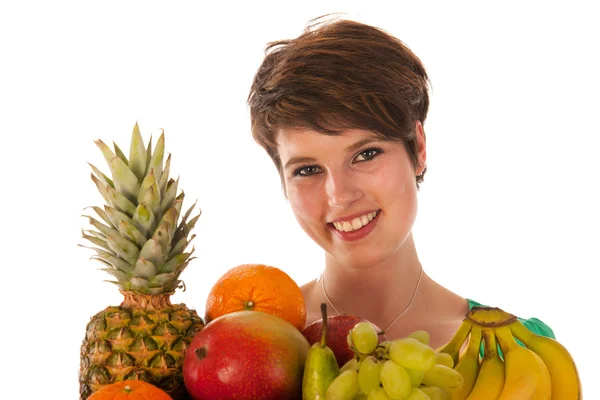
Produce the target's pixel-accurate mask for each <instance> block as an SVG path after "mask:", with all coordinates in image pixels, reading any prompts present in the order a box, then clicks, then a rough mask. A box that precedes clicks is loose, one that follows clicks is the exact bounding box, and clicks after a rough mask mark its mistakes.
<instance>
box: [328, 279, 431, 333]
mask: <svg viewBox="0 0 600 400" xmlns="http://www.w3.org/2000/svg"><path fill="white" fill-rule="evenodd" d="M421 278H423V267H421V273H420V274H419V280H418V281H417V284H416V285H415V290H414V291H413V294H412V296H411V298H410V301H409V302H408V305H407V306H406V308H405V309H404V310H402V312H401V313H400V314H398V316H397V317H396V318H394V320H393V321H392V323H391V324H389V325H388V327H387V328H386V329H384V330H383V332H384V333H385V332H389V330H390V328H391V327H392V326H393V325H394V324H395V323H396V321H398V320H399V319H400V317H402V316H403V315H404V314H406V312H407V311H408V310H409V309H410V306H412V304H413V302H414V300H415V296H416V294H417V291H418V290H419V285H420V284H421ZM319 279H320V280H321V287H322V288H323V294H324V295H325V298H326V299H327V301H328V302H329V304H330V305H331V307H332V308H333V310H334V311H335V312H336V313H337V315H342V313H341V312H339V311H338V309H337V308H335V306H334V305H333V302H332V301H331V299H330V298H329V296H328V295H327V290H325V274H324V273H321V276H320V277H319Z"/></svg>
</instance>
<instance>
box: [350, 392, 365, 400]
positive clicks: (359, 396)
mask: <svg viewBox="0 0 600 400" xmlns="http://www.w3.org/2000/svg"><path fill="white" fill-rule="evenodd" d="M367 397H368V395H367V394H365V393H363V392H360V393H359V394H357V395H356V396H354V398H353V399H352V400H367Z"/></svg>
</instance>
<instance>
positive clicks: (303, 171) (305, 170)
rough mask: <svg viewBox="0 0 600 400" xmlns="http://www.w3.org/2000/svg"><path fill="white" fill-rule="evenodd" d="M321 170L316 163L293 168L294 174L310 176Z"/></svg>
mask: <svg viewBox="0 0 600 400" xmlns="http://www.w3.org/2000/svg"><path fill="white" fill-rule="evenodd" d="M320 171H321V169H320V168H319V167H317V166H316V165H306V166H304V167H300V168H297V169H295V170H294V176H310V175H314V174H317V173H319V172H320Z"/></svg>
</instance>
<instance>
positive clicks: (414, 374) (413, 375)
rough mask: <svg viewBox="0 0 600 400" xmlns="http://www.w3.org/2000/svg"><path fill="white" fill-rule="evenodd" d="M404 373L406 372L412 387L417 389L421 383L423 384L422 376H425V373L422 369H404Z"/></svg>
mask: <svg viewBox="0 0 600 400" xmlns="http://www.w3.org/2000/svg"><path fill="white" fill-rule="evenodd" d="M406 372H408V376H409V377H410V383H411V385H413V386H414V387H419V385H420V384H421V382H423V376H424V375H425V371H423V370H422V369H413V368H406Z"/></svg>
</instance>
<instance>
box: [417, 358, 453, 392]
mask: <svg viewBox="0 0 600 400" xmlns="http://www.w3.org/2000/svg"><path fill="white" fill-rule="evenodd" d="M462 381H463V377H462V375H461V374H460V372H458V371H456V370H454V369H452V368H450V367H446V366H445V365H442V364H435V365H434V366H433V367H431V368H429V369H428V370H427V371H425V374H424V375H423V384H424V385H426V386H437V387H441V388H442V389H450V390H452V389H457V388H458V387H460V385H462Z"/></svg>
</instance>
